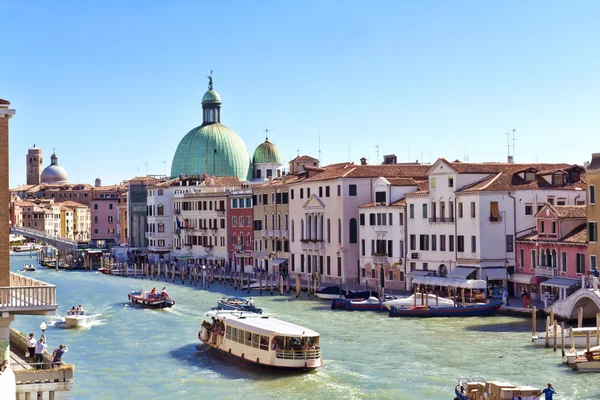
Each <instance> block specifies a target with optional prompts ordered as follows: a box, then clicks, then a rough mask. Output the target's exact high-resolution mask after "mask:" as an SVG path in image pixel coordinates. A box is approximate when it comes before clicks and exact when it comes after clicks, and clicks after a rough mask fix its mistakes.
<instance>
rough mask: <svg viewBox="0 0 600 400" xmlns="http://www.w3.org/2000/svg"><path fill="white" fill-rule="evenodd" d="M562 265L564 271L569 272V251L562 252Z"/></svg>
mask: <svg viewBox="0 0 600 400" xmlns="http://www.w3.org/2000/svg"><path fill="white" fill-rule="evenodd" d="M560 264H561V265H560V266H561V269H562V272H565V273H566V272H567V253H566V252H564V251H563V252H562V262H561V263H560Z"/></svg>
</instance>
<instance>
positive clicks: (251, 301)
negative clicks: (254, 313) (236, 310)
mask: <svg viewBox="0 0 600 400" xmlns="http://www.w3.org/2000/svg"><path fill="white" fill-rule="evenodd" d="M248 305H249V306H250V307H251V308H254V300H252V297H250V300H249V301H248Z"/></svg>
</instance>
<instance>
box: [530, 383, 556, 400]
mask: <svg viewBox="0 0 600 400" xmlns="http://www.w3.org/2000/svg"><path fill="white" fill-rule="evenodd" d="M542 394H543V395H544V396H545V397H544V398H545V399H546V400H552V399H553V398H554V395H555V394H556V390H554V388H553V387H552V384H550V383H549V384H548V387H547V388H546V389H544V390H542ZM540 397H542V395H539V396H536V397H534V399H539V398H540Z"/></svg>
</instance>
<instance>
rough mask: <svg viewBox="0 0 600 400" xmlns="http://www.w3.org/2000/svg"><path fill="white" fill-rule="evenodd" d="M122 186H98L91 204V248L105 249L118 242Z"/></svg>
mask: <svg viewBox="0 0 600 400" xmlns="http://www.w3.org/2000/svg"><path fill="white" fill-rule="evenodd" d="M126 191H127V189H126V187H125V186H123V185H113V186H100V187H97V188H96V195H95V196H94V198H93V199H92V202H91V217H92V224H91V225H92V228H91V230H92V235H91V236H92V246H96V247H105V246H107V245H113V244H115V243H118V242H119V238H118V236H117V235H118V232H119V229H118V223H119V198H120V197H121V194H122V193H124V192H126Z"/></svg>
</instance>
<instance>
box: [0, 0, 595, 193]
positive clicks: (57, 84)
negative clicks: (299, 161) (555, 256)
mask: <svg viewBox="0 0 600 400" xmlns="http://www.w3.org/2000/svg"><path fill="white" fill-rule="evenodd" d="M0 10H1V12H0V27H2V29H1V30H2V37H3V40H2V42H3V46H2V52H1V53H0V54H1V55H2V58H1V59H2V62H1V63H0V65H1V66H2V67H1V69H0V71H1V72H0V98H6V99H8V100H10V101H11V103H12V107H14V108H15V109H16V110H17V114H16V116H15V117H14V118H13V119H12V120H11V133H10V168H11V171H10V183H11V186H13V187H14V186H16V185H19V184H23V183H25V154H26V153H27V149H28V148H29V147H31V145H33V144H34V143H35V145H36V146H37V147H41V148H42V149H43V151H44V158H45V160H44V164H49V161H50V155H51V154H52V148H56V152H57V154H58V156H59V163H60V164H61V165H62V166H64V167H65V168H66V169H67V171H68V172H69V177H70V181H71V182H74V183H75V182H82V183H84V182H85V183H93V181H94V179H95V178H96V177H101V178H102V180H103V184H112V183H117V182H119V181H122V180H124V179H128V178H131V177H133V176H135V175H137V174H138V171H139V174H142V175H144V174H145V173H146V168H147V172H148V173H150V174H163V173H164V172H165V170H166V171H167V172H169V171H170V167H171V161H172V158H173V154H174V153H175V149H176V147H177V144H178V143H179V140H180V139H181V138H182V137H183V136H184V135H185V134H186V133H187V132H188V131H189V130H191V129H192V128H194V127H196V126H198V125H200V123H201V122H202V121H201V118H202V115H201V98H202V95H203V93H204V92H205V91H206V89H207V79H206V75H207V74H208V72H209V70H210V69H213V70H214V74H213V76H214V81H215V89H216V90H217V91H218V92H219V94H220V95H221V98H222V100H223V108H222V118H221V121H222V123H223V124H225V125H227V126H228V127H230V128H232V129H233V130H235V131H236V132H237V133H238V134H239V135H240V136H241V137H242V139H243V140H244V142H245V143H246V146H247V148H248V151H249V152H250V154H252V152H253V151H254V149H255V148H256V146H257V145H258V144H260V143H261V142H262V141H263V140H264V132H262V130H263V129H264V128H265V126H268V127H272V128H275V130H274V131H272V132H271V133H270V134H269V139H270V140H271V141H272V142H274V143H275V144H276V145H277V146H278V147H279V148H280V150H281V152H282V155H283V157H284V159H285V160H289V159H290V158H292V157H294V156H295V155H296V154H297V151H298V150H299V151H300V153H301V154H309V155H313V156H318V147H319V145H318V142H319V133H320V137H321V140H320V142H321V150H322V163H323V164H328V163H334V162H340V161H346V160H348V159H349V157H350V159H351V160H352V161H355V162H358V159H359V158H360V157H363V156H364V157H367V158H368V159H369V162H371V163H372V162H375V161H376V154H377V153H376V151H377V150H376V147H375V146H376V145H378V146H379V153H380V158H382V156H383V155H384V154H390V153H395V154H396V155H397V156H398V159H399V161H414V160H416V159H419V160H423V161H429V160H430V159H431V160H435V159H436V158H437V157H446V158H448V159H452V160H453V159H460V160H464V159H465V156H468V158H469V160H470V161H504V160H505V159H506V155H507V149H506V135H505V132H509V131H512V129H516V139H517V141H516V149H515V152H514V153H515V158H516V161H517V162H535V161H536V160H537V161H540V162H546V161H547V162H559V161H560V162H562V161H564V162H572V163H580V164H581V163H583V161H585V160H588V159H589V158H590V154H591V153H592V152H597V151H600V144H598V147H594V146H595V145H596V144H597V143H598V139H597V138H598V128H599V119H600V113H599V112H598V110H599V109H600V107H599V104H598V102H599V101H598V99H599V97H598V93H600V81H599V75H598V71H600V52H599V51H598V43H599V39H600V25H599V24H598V17H599V15H600V2H597V1H577V2H564V1H563V2H559V1H527V2H523V1H502V2H499V1H498V2H491V1H428V0H419V1H417V0H411V1H409V0H407V1H391V0H390V1H351V0H348V1H341V0H339V1H314V2H312V1H291V0H290V1H241V0H240V1H218V2H216V1H214V2H209V1H189V2H188V1H174V2H164V1H160V2H159V1H156V2H155V1H131V2H117V1H102V2H100V1H95V2H93V1H85V2H82V1H74V0H73V1H61V2H34V1H18V0H0ZM348 146H350V147H348ZM146 165H147V167H146Z"/></svg>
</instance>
